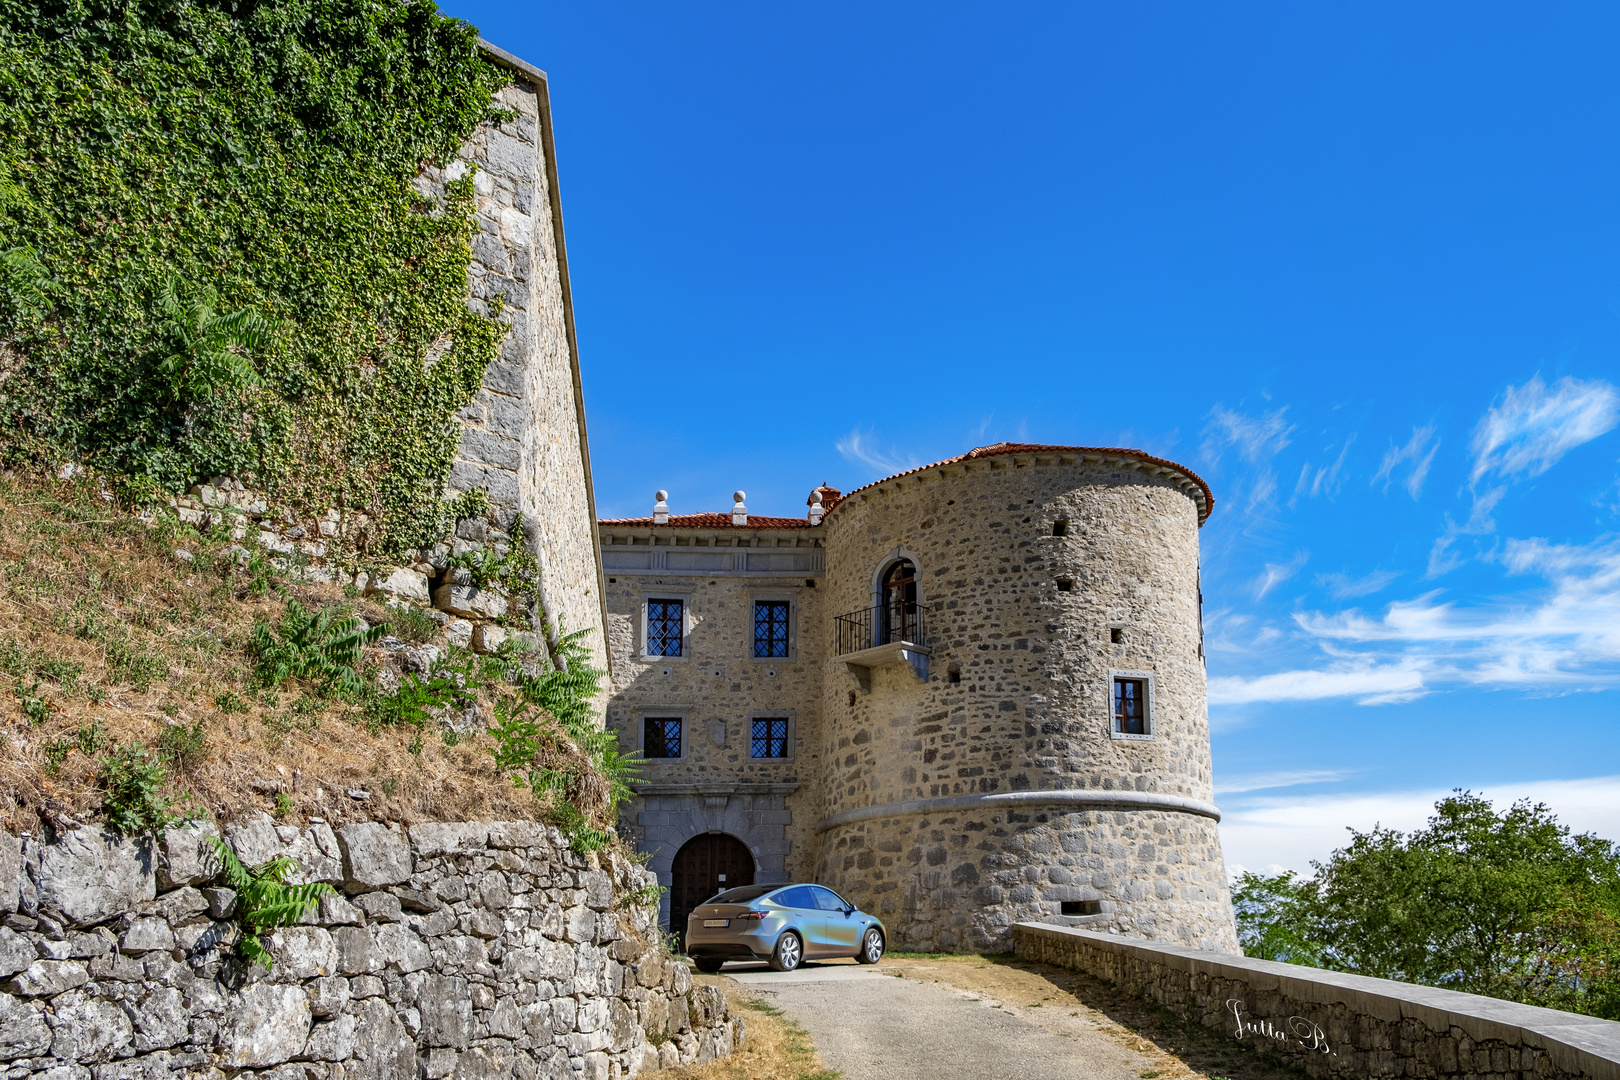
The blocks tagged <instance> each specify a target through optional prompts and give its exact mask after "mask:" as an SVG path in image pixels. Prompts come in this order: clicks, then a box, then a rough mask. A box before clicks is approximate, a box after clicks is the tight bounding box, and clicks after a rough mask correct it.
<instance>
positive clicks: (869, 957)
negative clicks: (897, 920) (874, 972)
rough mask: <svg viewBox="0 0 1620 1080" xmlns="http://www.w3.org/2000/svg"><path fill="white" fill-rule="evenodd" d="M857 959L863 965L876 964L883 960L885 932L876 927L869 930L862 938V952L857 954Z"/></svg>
mask: <svg viewBox="0 0 1620 1080" xmlns="http://www.w3.org/2000/svg"><path fill="white" fill-rule="evenodd" d="M855 959H857V960H859V961H860V962H861V963H863V964H875V963H877V962H878V961H879V960H881V959H883V931H881V930H879V929H878V928H877V927H875V926H874V927H872V929H870V930H868V931H867V932H866V936H865V937H863V938H861V951H860V952H858V953H856V954H855Z"/></svg>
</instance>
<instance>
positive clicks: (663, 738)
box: [641, 716, 681, 758]
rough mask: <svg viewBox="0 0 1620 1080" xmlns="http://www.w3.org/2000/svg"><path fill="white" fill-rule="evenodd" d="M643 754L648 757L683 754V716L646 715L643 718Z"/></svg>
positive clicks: (668, 756) (671, 756)
mask: <svg viewBox="0 0 1620 1080" xmlns="http://www.w3.org/2000/svg"><path fill="white" fill-rule="evenodd" d="M641 725H642V726H641V755H642V757H648V758H678V757H680V756H681V718H680V717H679V716H645V717H642V720H641Z"/></svg>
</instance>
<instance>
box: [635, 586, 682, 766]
mask: <svg viewBox="0 0 1620 1080" xmlns="http://www.w3.org/2000/svg"><path fill="white" fill-rule="evenodd" d="M653 599H654V600H662V599H664V597H662V596H655V597H653ZM666 659H671V660H673V659H674V657H667V658H666ZM634 717H635V718H634V719H633V720H632V721H631V723H632V724H634V725H635V727H634V731H635V735H636V749H637V750H640V751H641V760H643V761H645V762H647V763H648V764H649V765H650V764H654V763H657V762H676V761H686V760H687V759H688V757H689V756H690V755H689V751H690V750H691V746H692V710H691V708H690V707H689V706H686V705H676V706H671V707H668V708H659V707H657V706H652V705H649V706H646V707H638V708H637V709H635V711H634ZM649 717H662V718H666V719H667V718H670V717H680V721H681V752H680V753H679V754H677V755H676V756H675V757H648V756H647V720H648V718H649Z"/></svg>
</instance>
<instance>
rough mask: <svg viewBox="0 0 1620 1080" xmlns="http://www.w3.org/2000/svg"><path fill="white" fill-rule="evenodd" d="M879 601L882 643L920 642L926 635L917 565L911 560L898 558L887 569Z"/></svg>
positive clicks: (879, 641)
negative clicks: (920, 603)
mask: <svg viewBox="0 0 1620 1080" xmlns="http://www.w3.org/2000/svg"><path fill="white" fill-rule="evenodd" d="M882 590H883V593H882V597H881V598H880V600H879V603H878V644H880V645H890V644H893V643H894V642H897V641H910V642H918V639H919V638H920V637H921V636H922V627H921V626H920V625H919V622H920V620H919V617H918V614H917V568H916V567H915V566H913V565H912V563H911V560H910V559H897V560H896V561H895V562H894V564H893V565H891V566H890V567H889V568H888V569H887V570H885V571H884V572H883V584H882Z"/></svg>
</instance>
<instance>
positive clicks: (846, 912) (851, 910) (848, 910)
mask: <svg viewBox="0 0 1620 1080" xmlns="http://www.w3.org/2000/svg"><path fill="white" fill-rule="evenodd" d="M853 914H855V909H854V908H852V907H847V908H845V909H844V918H846V919H847V918H849V917H850V916H851V915H853Z"/></svg>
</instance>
